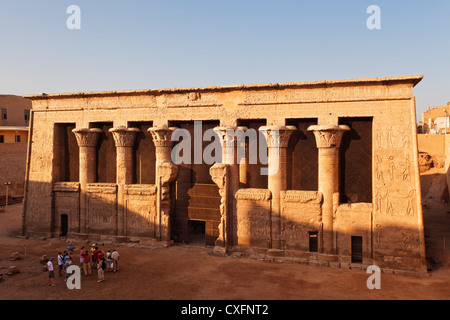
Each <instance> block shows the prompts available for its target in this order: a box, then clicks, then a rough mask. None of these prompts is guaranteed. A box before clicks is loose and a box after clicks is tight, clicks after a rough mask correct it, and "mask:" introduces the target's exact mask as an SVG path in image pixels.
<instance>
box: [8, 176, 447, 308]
mask: <svg viewBox="0 0 450 320" xmlns="http://www.w3.org/2000/svg"><path fill="white" fill-rule="evenodd" d="M430 174H433V173H430ZM436 177H440V175H439V172H438V173H437V175H436V176H431V175H430V176H426V175H424V178H423V179H425V181H424V183H423V189H424V190H423V193H424V204H425V205H424V220H425V232H426V242H427V255H428V256H429V259H428V260H429V264H430V266H429V268H430V270H431V271H430V272H429V275H428V276H426V277H410V276H401V275H394V274H385V273H382V274H381V289H380V290H369V289H368V288H367V286H366V280H367V278H368V276H369V275H368V274H367V273H366V272H365V271H357V270H344V269H333V268H326V267H319V266H306V265H300V264H292V263H277V262H268V261H258V260H251V259H246V258H235V257H218V256H214V255H212V254H211V253H212V248H211V247H204V246H194V245H174V246H172V247H170V248H137V247H131V246H129V245H127V246H125V245H122V246H115V247H112V246H110V245H107V244H105V245H103V246H101V247H102V248H103V249H104V250H105V252H106V251H107V250H108V249H114V248H115V249H117V250H118V251H119V253H120V258H121V265H120V271H119V272H117V273H105V281H104V282H102V283H97V276H96V274H95V273H94V275H93V276H87V277H85V276H84V275H82V278H81V289H80V290H69V289H68V288H67V286H66V285H65V282H64V280H63V277H58V273H57V271H56V285H57V286H56V287H49V286H48V285H47V278H48V277H47V273H46V272H43V271H42V265H41V264H40V262H39V258H40V257H41V256H42V255H44V254H45V255H47V256H49V257H50V256H54V257H55V259H56V256H57V252H58V251H61V250H64V249H66V247H67V242H66V241H63V240H58V239H50V240H33V239H22V238H18V237H17V235H19V234H20V226H21V212H22V205H21V204H15V205H10V206H8V208H6V210H4V211H3V212H0V273H3V277H4V281H3V282H0V299H1V300H36V299H40V300H130V299H133V300H309V299H321V300H324V299H326V300H335V299H345V300H359V299H388V300H391V299H392V300H395V299H408V300H409V299H432V300H443V299H445V300H448V299H450V268H449V266H448V264H446V261H447V259H448V252H449V250H448V245H450V239H449V236H450V232H449V231H450V208H449V206H448V205H447V204H445V203H443V202H442V201H441V200H439V198H438V197H435V192H436V191H433V189H436V190H438V191H437V192H438V193H441V191H442V188H440V187H439V186H436V183H438V184H441V183H442V181H443V180H442V179H441V180H439V179H437V178H436ZM436 181H437V182H436ZM430 197H431V198H430ZM445 236H447V238H446V241H447V255H446V254H445V253H444V241H443V240H444V237H445ZM82 245H87V244H86V243H75V247H76V250H75V252H76V254H75V261H76V262H77V263H78V262H79V255H78V253H79V249H80V247H81V246H82ZM100 245H101V243H100ZM13 252H19V254H20V259H19V260H16V261H9V260H8V258H9V257H10V256H11V254H12V253H13ZM11 265H15V266H17V268H18V269H19V270H20V273H18V274H15V275H11V276H8V275H5V273H6V272H7V270H8V268H9V266H11ZM56 265H57V263H56V260H55V266H56ZM55 269H56V270H57V268H55Z"/></svg>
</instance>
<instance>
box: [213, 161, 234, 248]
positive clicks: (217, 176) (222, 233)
mask: <svg viewBox="0 0 450 320" xmlns="http://www.w3.org/2000/svg"><path fill="white" fill-rule="evenodd" d="M228 171H229V165H227V164H223V163H216V164H214V165H213V166H212V167H211V168H210V169H209V173H210V175H211V179H212V180H213V182H214V183H215V184H216V185H217V186H218V187H219V195H220V223H219V237H218V238H217V240H218V241H217V242H216V245H221V246H225V245H226V241H227V239H226V233H227V232H226V230H227V228H228V226H227V225H226V220H227V201H228V199H227V197H228V195H227V188H228V187H227V178H228Z"/></svg>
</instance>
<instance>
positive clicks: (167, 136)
mask: <svg viewBox="0 0 450 320" xmlns="http://www.w3.org/2000/svg"><path fill="white" fill-rule="evenodd" d="M175 130H176V128H174V127H167V126H160V127H152V128H149V129H148V130H147V131H148V132H150V133H151V135H152V137H153V143H154V144H155V147H171V146H172V145H173V142H172V133H173V131H175Z"/></svg>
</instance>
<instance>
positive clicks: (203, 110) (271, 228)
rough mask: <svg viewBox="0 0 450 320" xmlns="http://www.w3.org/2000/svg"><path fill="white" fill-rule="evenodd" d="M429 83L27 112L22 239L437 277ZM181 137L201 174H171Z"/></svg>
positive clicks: (106, 96) (301, 85) (363, 84)
mask: <svg viewBox="0 0 450 320" xmlns="http://www.w3.org/2000/svg"><path fill="white" fill-rule="evenodd" d="M421 79H422V76H405V77H386V78H369V79H353V80H334V81H316V82H297V83H282V84H262V85H241V86H220V87H203V88H182V89H178V88H177V89H160V90H134V91H111V92H90V93H66V94H42V95H32V96H26V98H29V99H31V100H32V104H33V108H32V113H31V116H32V118H31V124H30V139H29V147H28V149H29V150H28V160H27V173H26V187H25V189H26V190H25V194H26V195H25V200H24V211H23V235H34V236H45V237H58V236H68V237H73V238H77V239H86V240H87V239H110V240H112V241H133V242H139V243H153V242H155V241H156V242H158V243H160V244H164V245H171V244H173V243H177V242H184V243H190V242H192V241H194V240H195V241H197V240H198V239H201V241H202V242H203V243H205V244H207V245H211V246H214V252H216V253H223V254H236V253H239V254H243V255H253V256H258V257H272V258H274V259H281V260H291V261H298V262H304V263H310V264H319V265H327V266H332V267H350V268H352V267H358V266H368V265H372V264H375V265H378V266H379V267H380V268H381V269H383V270H401V271H402V272H411V273H423V272H426V257H425V243H424V229H423V221H422V205H421V194H420V181H419V170H418V164H417V163H418V161H417V156H418V154H417V153H418V152H417V138H416V113H415V99H414V96H413V88H414V86H415V85H416V84H417V83H419V82H420V81H421ZM198 124H201V126H200V127H199V126H198ZM196 125H197V126H196ZM198 128H200V129H198ZM179 129H183V132H188V133H191V134H192V141H190V142H191V145H192V148H191V149H190V150H186V149H184V150H183V153H182V154H180V155H181V156H182V157H184V158H185V159H186V157H188V158H190V159H192V161H186V162H183V163H174V162H175V161H174V158H173V152H174V149H175V148H176V146H177V145H178V144H180V143H181V140H177V139H174V135H175V133H176V132H177V130H179ZM238 129H239V130H238ZM207 130H210V131H211V130H212V131H213V132H214V133H215V136H214V139H212V137H209V139H205V136H204V135H206V134H205V132H206V131H207ZM252 130H253V132H257V133H258V134H257V136H256V140H257V142H258V143H257V144H256V145H257V148H256V149H255V148H254V146H253V145H252V146H250V143H249V141H250V139H248V140H246V139H245V134H246V133H247V132H250V131H252ZM237 131H239V132H241V134H242V133H243V134H244V139H243V140H242V139H241V140H239V139H238V137H237V135H235V136H233V135H230V134H228V133H229V132H237ZM207 140H209V141H213V140H214V141H218V143H219V147H220V151H219V153H220V154H219V155H217V154H216V155H215V156H217V159H220V160H219V161H217V162H216V163H205V162H204V161H201V155H200V157H199V151H198V150H199V148H200V153H201V152H202V151H206V149H207V148H208V146H210V145H209V143H210V142H209V141H207ZM195 146H196V147H195ZM199 146H200V147H199ZM242 146H243V150H245V152H244V155H243V156H241V157H240V159H239V161H237V154H238V152H237V148H239V147H242ZM189 151H192V152H189ZM255 154H258V155H261V154H263V155H266V158H267V161H264V157H256V158H257V160H256V161H249V160H250V159H255V157H253V156H254V155H255ZM199 158H200V161H198V159H199ZM264 169H266V172H267V174H262V172H264Z"/></svg>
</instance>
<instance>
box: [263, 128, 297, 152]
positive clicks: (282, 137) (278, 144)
mask: <svg viewBox="0 0 450 320" xmlns="http://www.w3.org/2000/svg"><path fill="white" fill-rule="evenodd" d="M296 130H297V128H296V127H294V126H263V127H260V128H259V131H260V132H262V134H263V135H264V137H265V138H266V141H267V147H268V148H287V146H288V144H289V138H290V137H291V135H292V133H293V132H294V131H296Z"/></svg>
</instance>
